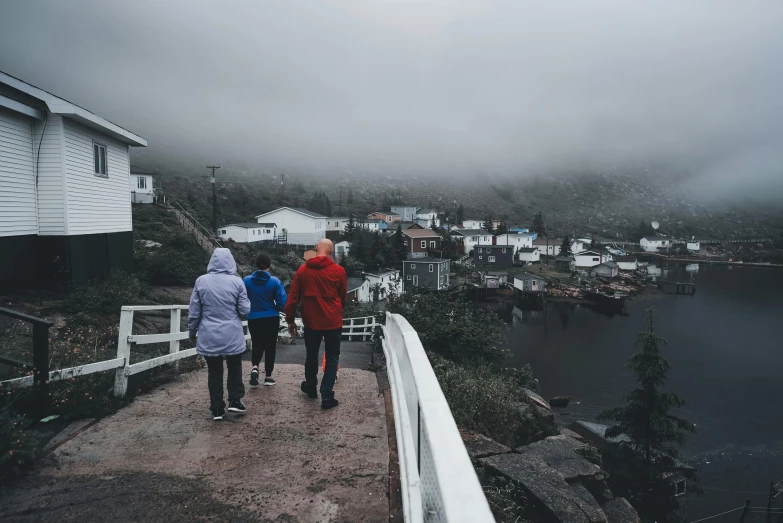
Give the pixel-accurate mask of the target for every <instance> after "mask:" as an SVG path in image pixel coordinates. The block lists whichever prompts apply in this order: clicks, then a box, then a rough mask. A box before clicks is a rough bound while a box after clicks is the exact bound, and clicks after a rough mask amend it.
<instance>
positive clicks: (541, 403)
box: [524, 389, 552, 410]
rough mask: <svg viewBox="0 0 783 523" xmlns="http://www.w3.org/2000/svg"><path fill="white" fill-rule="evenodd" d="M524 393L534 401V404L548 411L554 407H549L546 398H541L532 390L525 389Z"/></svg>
mask: <svg viewBox="0 0 783 523" xmlns="http://www.w3.org/2000/svg"><path fill="white" fill-rule="evenodd" d="M524 391H525V394H527V397H528V398H530V399H531V401H533V403H535V404H536V405H538V406H539V407H543V408H545V409H547V410H552V407H550V406H549V403H547V402H546V400H545V399H544V398H542V397H541V396H539V395H538V394H536V393H535V392H533V391H532V390H530V389H524Z"/></svg>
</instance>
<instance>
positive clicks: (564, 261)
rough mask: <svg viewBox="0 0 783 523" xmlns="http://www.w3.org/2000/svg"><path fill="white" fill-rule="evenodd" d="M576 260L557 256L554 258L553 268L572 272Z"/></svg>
mask: <svg viewBox="0 0 783 523" xmlns="http://www.w3.org/2000/svg"><path fill="white" fill-rule="evenodd" d="M575 269H576V261H575V260H574V259H573V258H569V257H567V256H558V257H557V258H555V270H556V271H560V272H574V270H575Z"/></svg>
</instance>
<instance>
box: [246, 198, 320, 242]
mask: <svg viewBox="0 0 783 523" xmlns="http://www.w3.org/2000/svg"><path fill="white" fill-rule="evenodd" d="M326 219H327V218H326V216H324V215H323V214H318V213H317V212H312V211H308V210H306V209H298V208H295V207H280V208H279V209H276V210H274V211H271V212H267V213H264V214H259V215H258V216H256V221H258V223H276V224H277V237H278V241H280V242H281V243H290V244H294V245H315V244H316V243H318V241H319V240H322V239H323V238H326Z"/></svg>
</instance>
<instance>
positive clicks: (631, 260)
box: [614, 256, 639, 271]
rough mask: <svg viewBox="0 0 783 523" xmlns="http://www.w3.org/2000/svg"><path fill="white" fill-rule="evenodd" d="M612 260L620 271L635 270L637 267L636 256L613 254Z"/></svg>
mask: <svg viewBox="0 0 783 523" xmlns="http://www.w3.org/2000/svg"><path fill="white" fill-rule="evenodd" d="M614 261H615V263H617V266H618V267H620V270H621V271H635V270H636V269H638V268H639V262H638V260H637V259H636V256H615V258H614Z"/></svg>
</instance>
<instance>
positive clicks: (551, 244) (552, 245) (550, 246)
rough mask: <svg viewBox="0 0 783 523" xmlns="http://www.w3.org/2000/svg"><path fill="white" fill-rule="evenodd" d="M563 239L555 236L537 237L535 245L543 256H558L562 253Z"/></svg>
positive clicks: (534, 241)
mask: <svg viewBox="0 0 783 523" xmlns="http://www.w3.org/2000/svg"><path fill="white" fill-rule="evenodd" d="M562 244H563V240H562V238H561V239H555V238H549V239H547V238H536V239H535V240H533V247H538V250H539V251H540V252H541V255H542V256H557V255H558V254H560V246H561V245H562Z"/></svg>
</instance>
